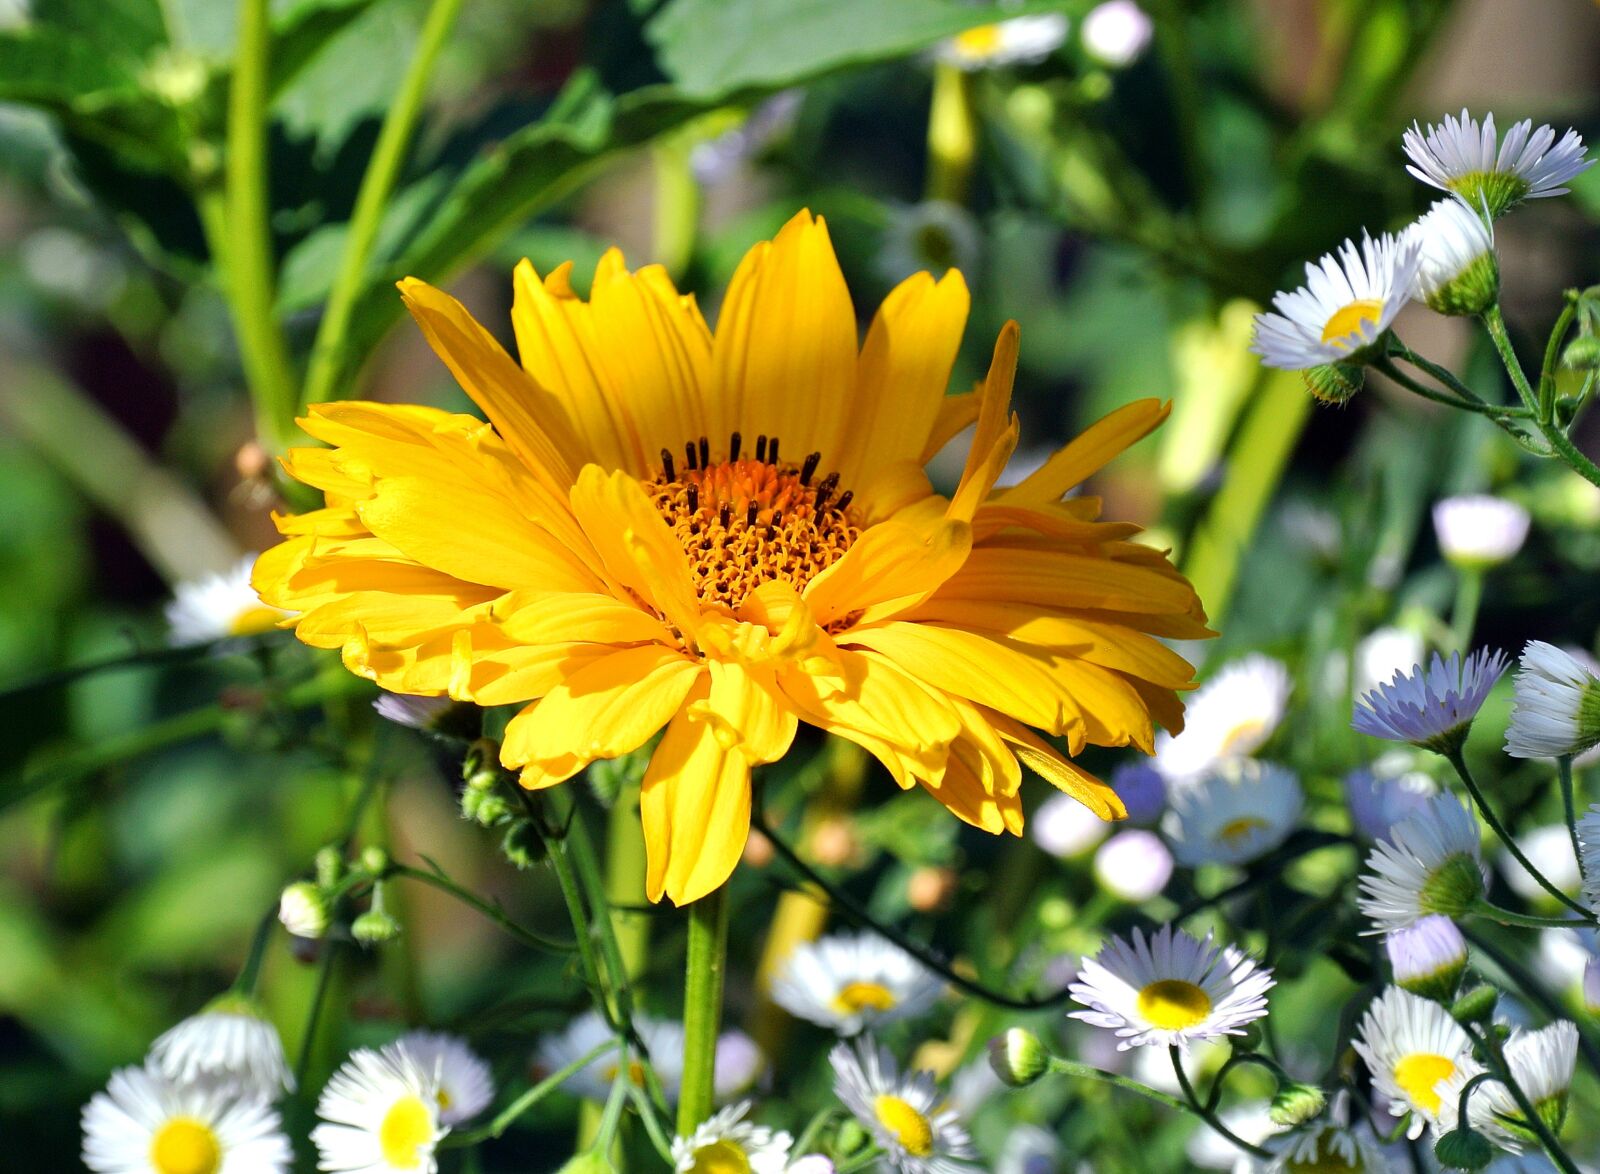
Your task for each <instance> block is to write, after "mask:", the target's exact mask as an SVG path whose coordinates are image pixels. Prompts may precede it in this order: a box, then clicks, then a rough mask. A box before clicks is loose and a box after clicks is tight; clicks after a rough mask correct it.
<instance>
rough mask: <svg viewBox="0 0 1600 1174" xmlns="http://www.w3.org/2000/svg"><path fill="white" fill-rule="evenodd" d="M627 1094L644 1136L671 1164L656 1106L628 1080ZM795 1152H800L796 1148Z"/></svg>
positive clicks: (668, 1140) (670, 1148)
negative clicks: (642, 1125) (642, 1128)
mask: <svg viewBox="0 0 1600 1174" xmlns="http://www.w3.org/2000/svg"><path fill="white" fill-rule="evenodd" d="M628 1096H629V1097H630V1098H631V1099H632V1100H633V1108H634V1111H635V1112H636V1113H638V1114H639V1120H640V1121H642V1122H643V1123H644V1131H645V1134H646V1136H648V1137H649V1138H650V1144H651V1146H653V1147H654V1148H655V1151H656V1153H657V1154H659V1155H660V1157H661V1160H662V1161H664V1162H666V1163H668V1164H669V1165H670V1164H672V1139H671V1138H670V1137H668V1136H667V1131H666V1130H665V1129H663V1128H662V1126H661V1119H660V1118H659V1117H658V1116H656V1107H655V1106H654V1105H653V1104H651V1103H650V1098H649V1097H648V1096H647V1095H645V1091H644V1089H642V1088H640V1087H639V1086H638V1085H636V1084H632V1083H631V1082H630V1084H629V1088H628ZM796 1152H797V1153H799V1152H802V1151H799V1150H797V1151H796Z"/></svg>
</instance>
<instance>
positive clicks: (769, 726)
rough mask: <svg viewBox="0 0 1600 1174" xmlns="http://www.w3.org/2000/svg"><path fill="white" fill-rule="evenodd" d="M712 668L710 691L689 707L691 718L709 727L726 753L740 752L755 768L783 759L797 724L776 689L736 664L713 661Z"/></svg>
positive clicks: (793, 715) (790, 710) (769, 674)
mask: <svg viewBox="0 0 1600 1174" xmlns="http://www.w3.org/2000/svg"><path fill="white" fill-rule="evenodd" d="M710 668H711V692H710V693H709V694H708V695H707V696H706V699H705V700H704V701H698V702H695V703H694V704H693V705H691V706H690V707H689V710H690V714H691V716H693V717H696V718H698V719H699V720H701V721H703V722H705V723H706V725H707V726H709V727H710V729H711V733H712V735H713V736H714V737H715V738H716V739H717V742H718V743H719V744H720V745H721V747H722V748H723V749H724V750H737V751H738V752H739V753H740V754H743V755H744V756H745V758H746V759H747V760H748V761H749V762H750V763H751V764H753V765H754V764H760V763H766V762H776V761H777V760H778V759H780V758H782V757H783V756H784V754H785V753H787V752H788V749H789V744H790V743H791V742H793V741H794V734H795V728H796V725H797V722H796V720H795V714H794V711H793V710H792V709H790V708H789V707H787V706H785V705H783V704H782V703H781V701H780V699H779V698H778V697H777V696H775V695H774V688H775V687H774V686H773V685H772V684H767V683H763V682H762V681H760V680H759V679H758V675H757V674H755V673H752V672H751V671H750V669H748V668H746V667H745V666H744V665H742V664H739V663H738V662H737V661H722V660H713V661H711V662H710ZM765 675H766V676H768V677H770V676H771V673H770V672H768V673H766V674H765Z"/></svg>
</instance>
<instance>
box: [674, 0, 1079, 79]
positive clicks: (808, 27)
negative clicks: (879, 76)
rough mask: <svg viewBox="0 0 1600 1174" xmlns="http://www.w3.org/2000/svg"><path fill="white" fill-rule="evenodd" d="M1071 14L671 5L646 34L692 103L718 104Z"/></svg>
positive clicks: (962, 1)
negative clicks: (978, 33) (1014, 22)
mask: <svg viewBox="0 0 1600 1174" xmlns="http://www.w3.org/2000/svg"><path fill="white" fill-rule="evenodd" d="M1065 7H1066V5H1064V4H1063V3H1061V2H1060V0H1055V2H1043V0H1041V2H1038V3H1033V4H1027V5H1019V6H1017V7H1016V8H1006V9H1005V10H1004V11H1003V12H1002V11H1000V10H997V9H995V8H993V7H988V6H984V5H974V4H971V3H969V2H968V0H894V2H893V3H870V2H863V0H672V3H671V4H669V5H667V7H666V8H664V9H663V10H662V11H661V12H660V14H658V15H657V16H656V17H655V19H653V20H652V21H651V22H650V23H649V24H648V25H646V26H645V36H646V38H647V39H648V40H649V41H650V42H651V43H652V44H654V45H655V46H656V48H657V51H658V63H659V64H660V66H661V68H662V70H663V71H664V72H665V73H666V74H667V76H668V77H669V78H671V79H672V80H673V82H675V83H676V84H677V86H678V88H679V89H680V90H681V91H682V92H683V93H684V94H685V95H687V96H689V97H694V98H716V97H723V96H726V95H728V94H732V93H735V92H737V91H738V90H741V89H743V88H746V87H749V86H781V85H789V84H792V83H794V82H798V81H800V80H802V79H804V78H808V77H813V76H815V75H817V74H819V73H823V72H826V71H828V70H833V69H839V68H842V67H844V66H847V65H862V64H866V63H869V62H874V61H883V60H887V59H889V58H894V57H904V56H906V55H907V54H910V53H916V52H919V51H921V50H922V49H925V48H927V47H928V46H929V45H931V44H933V43H934V42H935V41H940V40H943V39H944V38H945V37H950V36H954V35H955V34H956V33H959V32H963V31H965V30H966V29H969V28H975V27H977V26H978V25H983V24H990V23H992V22H993V21H995V20H996V19H1000V18H1010V17H1013V16H1019V15H1026V14H1028V13H1032V12H1060V11H1062V10H1063V9H1064V8H1065Z"/></svg>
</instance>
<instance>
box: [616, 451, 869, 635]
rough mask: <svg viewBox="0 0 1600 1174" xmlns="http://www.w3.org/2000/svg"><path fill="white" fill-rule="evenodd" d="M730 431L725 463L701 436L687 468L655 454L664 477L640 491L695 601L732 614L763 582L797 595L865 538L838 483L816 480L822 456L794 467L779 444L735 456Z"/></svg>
mask: <svg viewBox="0 0 1600 1174" xmlns="http://www.w3.org/2000/svg"><path fill="white" fill-rule="evenodd" d="M740 448H741V442H740V436H739V434H738V433H737V432H735V433H734V434H733V436H732V438H731V440H730V443H729V446H728V452H729V456H728V459H727V460H725V461H721V462H719V463H717V464H712V463H711V461H710V457H711V452H710V446H709V445H708V444H707V442H706V438H705V437H703V436H702V437H701V438H700V440H699V442H698V443H695V442H691V443H689V444H686V445H684V450H683V457H684V460H683V463H682V465H681V466H680V464H679V462H678V461H677V460H676V458H675V457H674V456H673V454H672V453H671V452H670V451H668V450H667V449H662V450H661V466H662V471H661V475H660V476H658V477H656V478H655V479H654V480H653V481H649V482H647V483H646V484H645V492H646V493H648V494H649V495H650V498H651V500H652V501H653V502H654V503H655V507H656V509H657V510H659V511H660V513H661V516H662V517H663V518H665V519H666V522H667V525H669V526H671V527H672V532H673V533H674V534H676V535H677V536H678V541H679V542H681V543H682V544H683V550H684V553H685V554H687V555H688V556H689V571H690V574H691V575H692V576H693V577H694V585H695V590H696V592H698V594H699V596H700V602H701V603H703V604H705V605H706V606H707V607H714V608H718V609H725V610H728V611H732V610H734V609H735V608H737V607H738V606H739V605H740V604H742V603H743V602H744V601H745V597H746V596H748V595H749V594H750V592H752V591H754V590H755V589H756V588H757V587H759V586H761V585H762V584H763V583H769V582H772V581H773V580H775V579H776V580H782V581H783V582H785V583H788V584H790V585H791V586H793V587H794V589H795V590H796V591H803V590H805V586H806V584H807V583H809V582H810V581H811V580H812V579H814V578H816V576H818V575H820V574H821V573H822V572H823V571H825V570H827V569H828V568H829V567H830V566H832V565H833V564H834V563H835V562H836V561H838V559H839V557H840V556H841V555H843V554H844V552H845V551H847V550H849V549H850V547H851V545H852V544H854V542H855V540H856V539H857V538H859V537H860V536H861V530H860V528H859V527H858V526H856V525H855V524H854V523H853V522H852V520H851V512H850V503H851V500H852V499H853V497H854V494H852V493H851V491H849V490H845V491H844V492H843V493H841V492H839V476H838V474H837V473H829V474H828V475H827V476H826V477H820V478H819V477H818V476H817V465H818V463H819V462H820V461H821V459H822V456H821V454H820V453H812V454H811V455H810V456H808V457H806V459H805V460H804V461H803V462H802V463H801V464H799V465H792V464H786V463H782V462H780V461H779V459H778V441H777V438H773V439H772V441H771V442H770V443H769V442H768V440H767V438H766V437H765V436H762V437H760V438H759V439H758V440H757V441H756V452H755V456H754V457H753V458H752V457H750V456H749V455H741V453H740Z"/></svg>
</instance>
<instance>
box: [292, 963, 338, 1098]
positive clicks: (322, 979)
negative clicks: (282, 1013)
mask: <svg viewBox="0 0 1600 1174" xmlns="http://www.w3.org/2000/svg"><path fill="white" fill-rule="evenodd" d="M338 953H339V943H338V942H335V941H333V940H332V939H329V940H327V941H324V942H323V943H322V958H321V961H320V963H319V964H318V966H317V986H316V989H315V990H314V991H313V992H312V993H311V1006H310V1008H309V1009H308V1010H307V1012H306V1026H305V1034H304V1035H302V1036H301V1037H300V1051H299V1053H298V1055H296V1057H295V1061H294V1076H295V1084H296V1085H302V1086H303V1085H304V1084H305V1082H306V1072H307V1071H308V1070H309V1069H310V1067H311V1050H312V1048H313V1046H314V1045H315V1044H316V1040H317V1024H318V1022H319V1021H320V1020H321V1019H322V1007H323V1004H324V1003H326V1002H327V1001H328V987H329V986H330V985H332V982H333V968H334V963H335V961H336V960H337V957H338Z"/></svg>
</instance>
